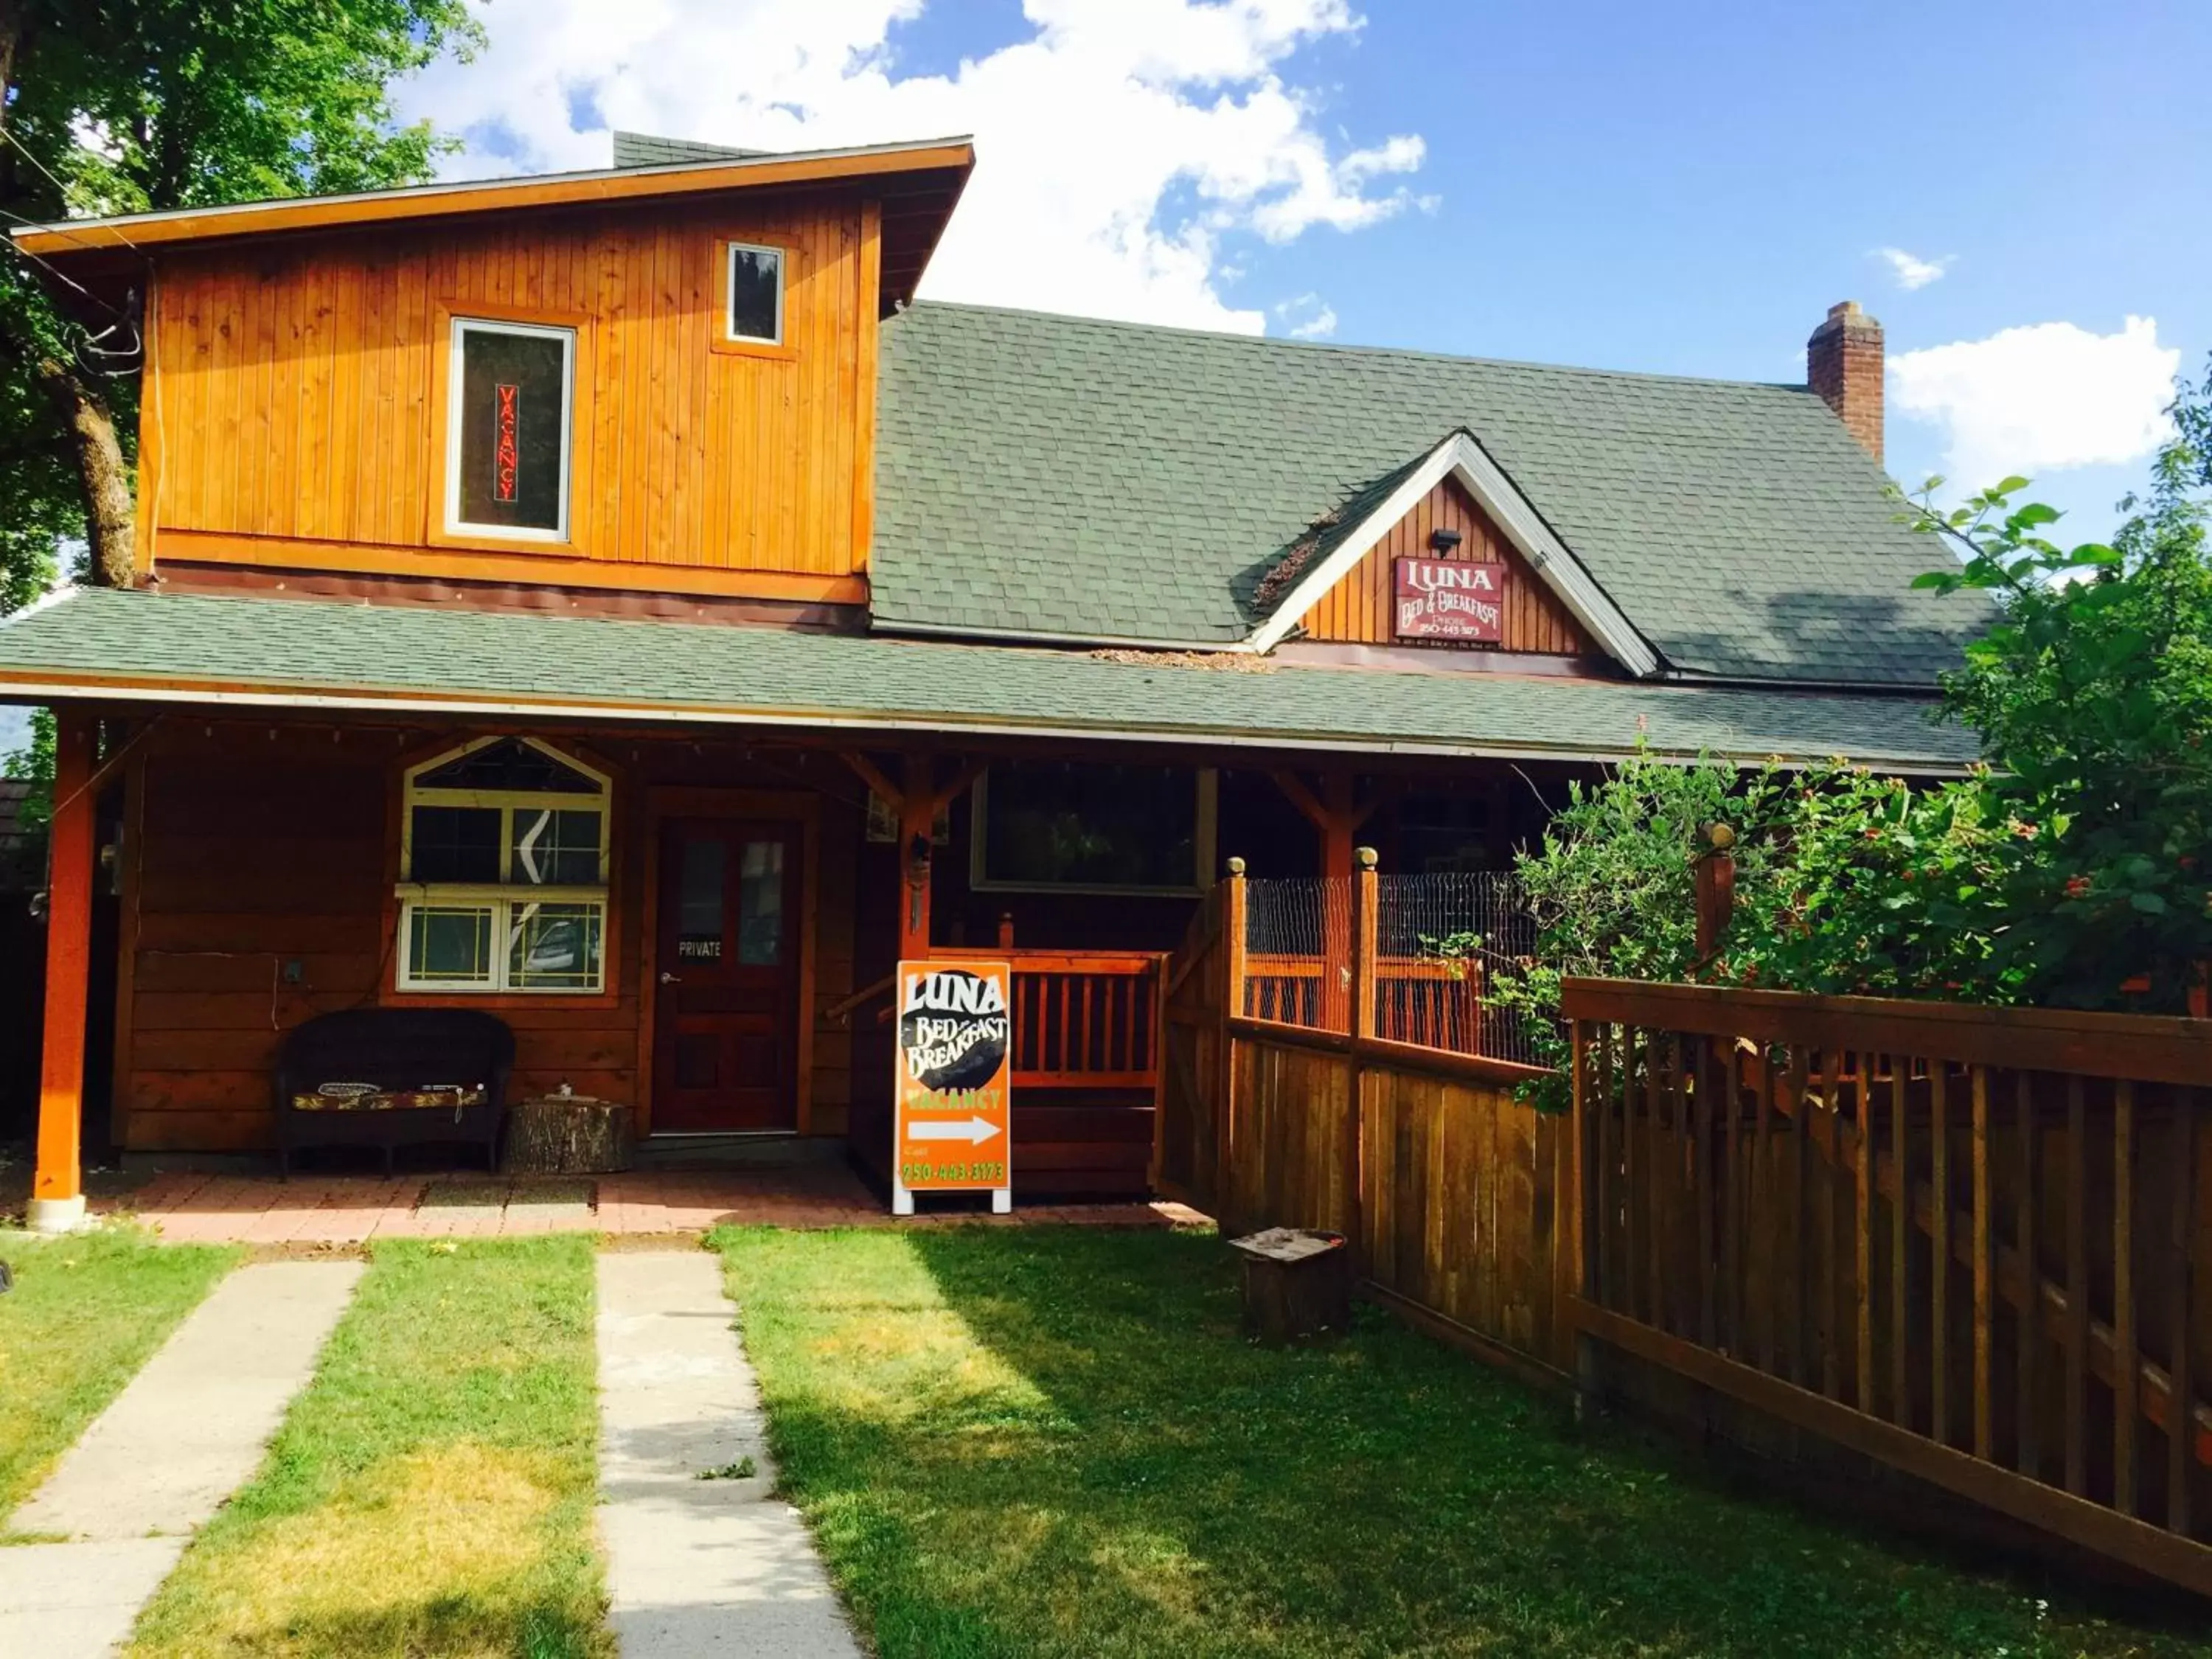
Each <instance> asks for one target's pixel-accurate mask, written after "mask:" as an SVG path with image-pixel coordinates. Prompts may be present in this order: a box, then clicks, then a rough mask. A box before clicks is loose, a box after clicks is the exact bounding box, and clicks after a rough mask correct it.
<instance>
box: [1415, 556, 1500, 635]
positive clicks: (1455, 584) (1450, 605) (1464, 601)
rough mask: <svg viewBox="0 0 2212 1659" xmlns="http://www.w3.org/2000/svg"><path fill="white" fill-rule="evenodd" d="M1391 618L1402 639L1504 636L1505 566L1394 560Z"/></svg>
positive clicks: (1441, 561)
mask: <svg viewBox="0 0 2212 1659" xmlns="http://www.w3.org/2000/svg"><path fill="white" fill-rule="evenodd" d="M1396 601H1397V602H1396V604H1395V606H1394V607H1393V609H1394V610H1395V617H1394V623H1395V632H1396V635H1397V637H1398V638H1400V639H1401V640H1461V641H1466V642H1468V644H1472V645H1501V644H1503V643H1504V640H1505V567H1504V565H1503V564H1492V563H1484V562H1476V561H1474V560H1472V559H1415V558H1405V559H1401V560H1399V561H1398V567H1397V585H1396Z"/></svg>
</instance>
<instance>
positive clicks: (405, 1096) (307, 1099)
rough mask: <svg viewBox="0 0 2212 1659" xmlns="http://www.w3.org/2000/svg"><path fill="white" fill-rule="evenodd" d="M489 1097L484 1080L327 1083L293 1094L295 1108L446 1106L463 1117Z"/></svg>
mask: <svg viewBox="0 0 2212 1659" xmlns="http://www.w3.org/2000/svg"><path fill="white" fill-rule="evenodd" d="M487 1098H488V1095H487V1091H485V1089H484V1087H483V1085H482V1084H469V1085H461V1084H449V1085H444V1086H442V1087H441V1086H439V1085H430V1086H428V1087H425V1088H421V1089H377V1088H374V1087H371V1088H362V1087H360V1086H358V1085H336V1086H333V1085H329V1084H325V1085H323V1087H322V1088H320V1089H318V1090H316V1091H314V1092H313V1093H312V1094H309V1093H299V1094H295V1095H294V1096H293V1097H292V1109H293V1110H294V1111H295V1112H422V1111H438V1110H444V1111H448V1112H451V1113H453V1115H454V1116H456V1117H459V1115H460V1114H461V1112H462V1110H463V1109H465V1108H466V1107H470V1106H481V1105H483V1103H484V1102H485V1100H486V1099H487Z"/></svg>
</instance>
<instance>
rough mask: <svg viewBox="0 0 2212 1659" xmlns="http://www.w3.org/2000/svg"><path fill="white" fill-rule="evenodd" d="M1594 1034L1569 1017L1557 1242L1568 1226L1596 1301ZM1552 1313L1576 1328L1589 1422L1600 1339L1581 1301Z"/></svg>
mask: <svg viewBox="0 0 2212 1659" xmlns="http://www.w3.org/2000/svg"><path fill="white" fill-rule="evenodd" d="M1567 1043H1568V1053H1569V1054H1570V1056H1571V1077H1572V1078H1573V1080H1574V1092H1573V1095H1572V1097H1571V1117H1570V1118H1569V1120H1568V1136H1569V1139H1568V1156H1567V1167H1568V1178H1567V1180H1566V1181H1565V1182H1564V1183H1563V1187H1564V1190H1562V1191H1561V1192H1560V1193H1559V1201H1558V1203H1557V1205H1556V1206H1554V1207H1553V1211H1552V1230H1553V1231H1552V1247H1553V1249H1558V1248H1559V1235H1560V1233H1561V1232H1562V1231H1564V1232H1565V1235H1566V1245H1567V1249H1568V1252H1569V1254H1570V1255H1571V1257H1572V1261H1573V1284H1574V1291H1573V1296H1574V1297H1575V1298H1576V1299H1577V1300H1590V1301H1595V1299H1596V1296H1597V1284H1596V1278H1595V1273H1593V1272H1592V1264H1591V1260H1590V1239H1589V1230H1590V1225H1591V1218H1590V1212H1591V1210H1592V1209H1593V1208H1594V1207H1595V1197H1596V1193H1597V1190H1598V1189H1599V1188H1600V1187H1601V1185H1602V1184H1603V1182H1602V1177H1601V1173H1600V1170H1599V1168H1598V1164H1597V1160H1596V1158H1595V1157H1594V1156H1593V1155H1592V1153H1591V1152H1590V1146H1589V1133H1590V1125H1591V1121H1592V1119H1591V1103H1590V1099H1589V1080H1590V1079H1589V1028H1588V1027H1587V1026H1586V1025H1585V1024H1583V1022H1582V1021H1581V1020H1578V1019H1577V1020H1570V1021H1569V1022H1568V1024H1567ZM1596 1109H1597V1110H1599V1111H1611V1110H1612V1109H1613V1106H1612V1103H1611V1102H1610V1101H1601V1102H1599V1103H1597V1106H1596ZM1552 1316H1553V1319H1555V1320H1557V1321H1559V1322H1561V1323H1562V1324H1564V1325H1565V1326H1566V1327H1567V1328H1569V1329H1570V1330H1571V1331H1572V1332H1573V1333H1574V1366H1575V1419H1576V1420H1577V1422H1587V1421H1589V1419H1592V1418H1594V1417H1595V1416H1596V1415H1597V1414H1598V1411H1599V1408H1600V1407H1601V1403H1602V1401H1603V1397H1604V1379H1603V1378H1602V1377H1601V1376H1600V1374H1599V1370H1598V1363H1599V1354H1598V1346H1597V1339H1596V1338H1595V1337H1594V1336H1592V1335H1591V1334H1589V1330H1587V1329H1586V1328H1584V1326H1583V1322H1582V1321H1581V1320H1580V1319H1578V1318H1577V1317H1575V1301H1572V1300H1571V1301H1567V1302H1565V1304H1563V1305H1562V1306H1560V1307H1559V1308H1557V1309H1555V1310H1553V1315H1552ZM1554 1352H1557V1350H1556V1349H1555V1350H1554Z"/></svg>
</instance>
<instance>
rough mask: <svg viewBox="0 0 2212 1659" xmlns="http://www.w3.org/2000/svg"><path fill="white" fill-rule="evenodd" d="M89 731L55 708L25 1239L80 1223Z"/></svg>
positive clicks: (88, 945)
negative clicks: (34, 1152)
mask: <svg viewBox="0 0 2212 1659" xmlns="http://www.w3.org/2000/svg"><path fill="white" fill-rule="evenodd" d="M98 731H99V726H98V722H96V721H95V720H93V719H92V717H91V716H89V715H88V714H84V713H83V712H82V711H81V710H78V709H74V708H63V709H60V710H58V714H57V730H56V733H55V745H54V749H55V752H54V815H53V821H52V824H51V825H50V826H49V829H48V832H47V836H48V846H49V848H50V849H51V854H50V856H51V860H52V863H51V867H50V868H51V872H50V874H49V875H48V878H47V882H46V1029H45V1035H44V1039H43V1048H42V1050H41V1056H40V1067H39V1140H38V1164H37V1168H36V1170H35V1172H34V1173H33V1177H32V1182H31V1207H30V1225H31V1228H32V1231H34V1232H42V1233H63V1232H68V1231H71V1230H72V1229H74V1228H76V1227H79V1226H82V1225H83V1223H84V1185H83V1160H84V1152H83V1146H82V1126H83V1118H84V1016H85V998H86V990H87V983H88V978H89V975H90V973H91V969H92V878H93V844H92V843H93V823H94V801H93V793H92V787H91V786H92V771H93V763H94V758H95V757H94V752H93V750H94V745H95V742H96V739H97V734H98Z"/></svg>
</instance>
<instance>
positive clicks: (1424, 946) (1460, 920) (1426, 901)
mask: <svg viewBox="0 0 2212 1659" xmlns="http://www.w3.org/2000/svg"><path fill="white" fill-rule="evenodd" d="M1535 949H1536V919H1535V917H1534V915H1532V914H1530V912H1529V909H1528V899H1527V896H1525V895H1524V894H1523V892H1522V887H1521V884H1520V881H1519V879H1518V878H1516V877H1515V876H1513V875H1512V874H1510V872H1504V871H1454V872H1444V873H1439V874H1434V875H1407V876H1388V875H1386V876H1382V877H1379V878H1377V879H1376V915H1375V955H1376V962H1375V1035H1376V1036H1381V1037H1388V1038H1390V1039H1392V1040H1393V1041H1395V1042H1418V1043H1420V1044H1422V1045H1423V1046H1425V1047H1426V1048H1449V1049H1452V1050H1454V1051H1455V1052H1457V1053H1459V1054H1487V1055H1489V1056H1490V1057H1492V1059H1496V1060H1518V1061H1520V1062H1522V1064H1524V1065H1529V1066H1538V1065H1542V1064H1544V1063H1545V1062H1544V1060H1542V1058H1541V1056H1540V1055H1539V1054H1538V1052H1537V1050H1536V1047H1535V1044H1534V1041H1533V1040H1532V1038H1533V1033H1532V1031H1531V1030H1530V1029H1529V1027H1528V1024H1527V1023H1526V1022H1527V1019H1528V1017H1527V1016H1525V1015H1523V1014H1522V1012H1521V1011H1520V1010H1518V1009H1516V1008H1507V1007H1501V1006H1498V1003H1497V1001H1496V1000H1495V999H1494V998H1493V997H1492V994H1491V992H1492V985H1493V984H1494V982H1495V980H1496V976H1497V974H1498V970H1499V969H1519V968H1520V967H1521V966H1522V964H1523V963H1525V962H1526V961H1527V960H1528V957H1531V956H1532V955H1534V951H1535Z"/></svg>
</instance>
